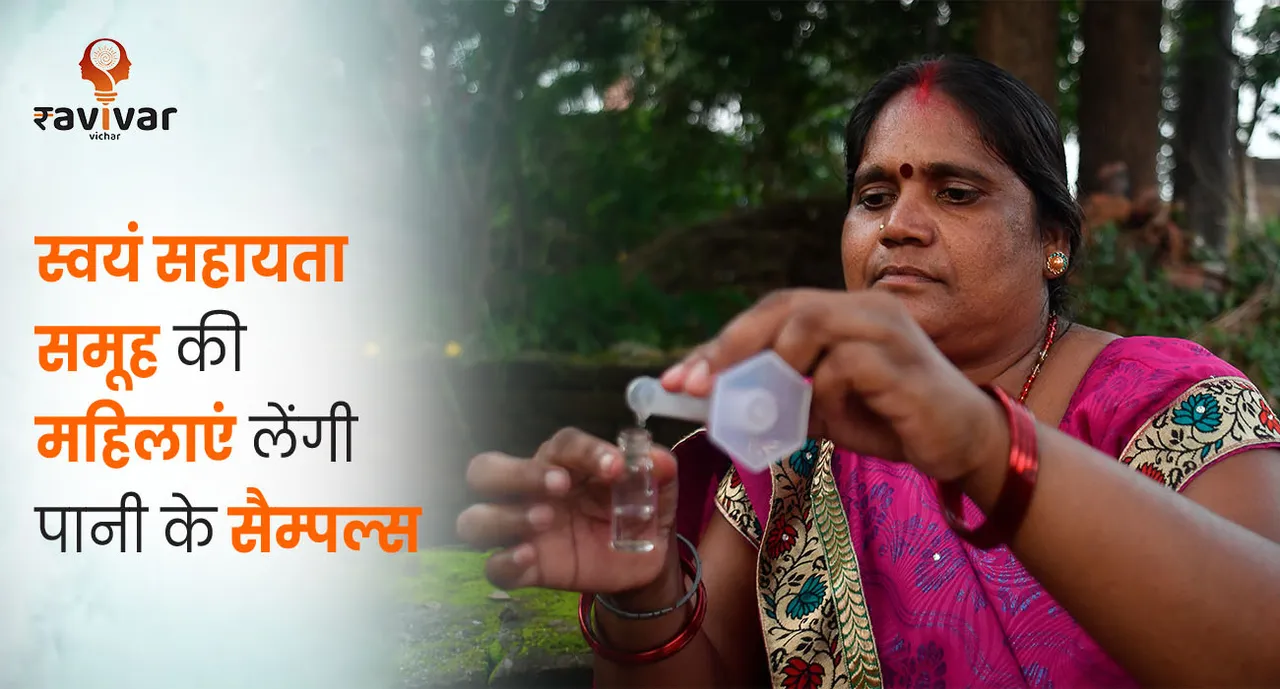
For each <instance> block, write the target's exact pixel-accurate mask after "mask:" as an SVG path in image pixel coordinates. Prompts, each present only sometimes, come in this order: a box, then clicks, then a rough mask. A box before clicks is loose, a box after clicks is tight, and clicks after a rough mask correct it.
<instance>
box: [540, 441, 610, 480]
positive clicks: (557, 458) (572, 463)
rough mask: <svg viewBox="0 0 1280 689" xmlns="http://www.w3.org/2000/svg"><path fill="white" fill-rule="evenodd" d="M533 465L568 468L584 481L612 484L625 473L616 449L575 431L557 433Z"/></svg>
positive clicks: (543, 446) (546, 443)
mask: <svg viewBox="0 0 1280 689" xmlns="http://www.w3.org/2000/svg"><path fill="white" fill-rule="evenodd" d="M534 463H536V464H543V465H547V466H549V467H561V468H563V469H567V470H568V471H569V473H570V474H572V475H574V476H576V477H578V478H579V479H581V478H590V477H595V478H599V479H601V480H604V481H609V480H611V479H613V478H614V477H615V476H617V475H618V472H620V471H621V470H622V457H621V455H620V453H619V450H618V448H617V446H615V445H613V444H610V443H607V442H605V441H603V440H601V439H599V438H597V437H595V436H593V435H591V434H589V433H584V432H583V431H580V430H578V429H576V428H565V429H561V430H560V431H558V432H557V433H556V434H555V435H554V436H552V437H551V439H550V440H548V441H547V442H545V443H543V445H542V447H541V448H538V453H537V454H536V455H535V456H534Z"/></svg>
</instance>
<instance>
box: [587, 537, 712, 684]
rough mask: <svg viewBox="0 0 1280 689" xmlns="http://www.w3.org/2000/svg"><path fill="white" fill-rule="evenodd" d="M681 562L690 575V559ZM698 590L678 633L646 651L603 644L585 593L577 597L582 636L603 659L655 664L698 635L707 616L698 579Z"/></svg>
mask: <svg viewBox="0 0 1280 689" xmlns="http://www.w3.org/2000/svg"><path fill="white" fill-rule="evenodd" d="M680 564H681V569H682V570H683V572H684V573H685V574H688V575H690V576H693V574H694V568H695V566H694V564H693V562H692V561H691V560H689V559H687V558H683V557H682V558H681V559H680ZM697 591H698V592H697V598H698V600H697V602H696V603H694V607H693V616H692V617H691V618H690V619H689V622H688V623H687V624H686V625H685V626H684V628H683V629H681V630H680V633H679V634H676V635H675V637H673V638H672V639H671V640H670V641H668V642H666V643H664V644H662V645H661V646H658V647H657V648H651V649H649V650H647V651H639V652H635V653H628V652H625V651H619V650H617V649H614V648H609V647H608V646H605V645H604V643H603V642H602V641H601V640H600V638H599V637H597V636H596V630H595V625H594V624H592V618H593V615H592V612H593V610H594V608H595V605H594V603H595V596H594V595H592V594H587V593H584V594H582V596H581V597H580V598H579V599H578V626H579V627H580V628H581V629H582V637H583V638H584V639H586V640H587V645H588V646H590V647H591V650H592V651H593V652H594V653H595V654H596V655H598V656H600V657H601V658H603V659H605V660H608V661H611V662H614V663H620V664H624V665H639V664H642V663H655V662H657V661H659V660H665V659H667V658H670V657H671V656H673V655H675V654H676V653H678V652H679V651H680V650H681V649H682V648H684V647H685V646H688V645H689V642H690V641H693V639H694V637H696V636H697V635H698V631H699V630H700V629H701V628H702V621H703V620H704V619H706V617H707V585H706V584H705V583H704V582H701V581H699V582H698V589H697Z"/></svg>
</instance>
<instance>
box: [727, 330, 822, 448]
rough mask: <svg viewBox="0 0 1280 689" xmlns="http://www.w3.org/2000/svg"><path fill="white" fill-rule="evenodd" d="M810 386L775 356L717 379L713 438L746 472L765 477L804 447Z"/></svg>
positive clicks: (765, 354)
mask: <svg viewBox="0 0 1280 689" xmlns="http://www.w3.org/2000/svg"><path fill="white" fill-rule="evenodd" d="M812 396H813V390H812V388H811V387H810V385H809V383H808V382H807V381H805V379H804V378H803V377H802V376H801V375H800V374H799V373H797V372H796V371H795V369H793V368H791V367H790V366H788V365H787V363H786V362H785V361H783V360H782V358H781V357H779V356H778V355H777V354H775V353H773V352H772V351H766V352H762V353H760V354H757V355H756V356H754V357H752V358H750V359H747V360H746V361H744V362H742V363H740V364H738V365H737V366H734V367H733V368H731V369H729V370H727V371H725V372H723V373H721V374H720V375H719V376H717V377H716V384H715V388H714V389H713V390H712V392H711V408H710V410H709V413H708V415H707V436H708V437H709V438H710V439H711V441H712V442H714V443H715V444H716V445H718V446H719V447H720V449H722V450H724V451H725V452H726V453H728V454H729V455H730V456H731V457H733V458H734V459H736V460H738V462H739V463H741V464H742V466H743V467H745V468H747V469H750V470H753V471H756V472H759V471H764V470H765V469H767V468H768V467H769V465H770V464H773V463H774V462H777V461H781V460H783V459H786V458H787V457H789V456H790V455H791V454H792V453H793V452H795V451H797V450H799V449H800V448H801V447H804V442H805V439H806V438H807V437H808V434H809V405H810V402H811V400H812Z"/></svg>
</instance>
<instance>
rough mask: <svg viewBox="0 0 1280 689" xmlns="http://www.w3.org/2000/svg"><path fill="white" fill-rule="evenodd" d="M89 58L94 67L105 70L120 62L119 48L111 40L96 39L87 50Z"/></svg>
mask: <svg viewBox="0 0 1280 689" xmlns="http://www.w3.org/2000/svg"><path fill="white" fill-rule="evenodd" d="M89 59H90V60H92V61H93V66H94V67H97V68H98V69H100V70H102V71H104V72H107V71H110V70H112V69H114V68H115V66H116V65H118V64H120V49H119V48H117V47H116V45H115V44H114V43H112V42H111V41H98V42H97V43H94V44H93V48H92V49H91V50H90V51H89Z"/></svg>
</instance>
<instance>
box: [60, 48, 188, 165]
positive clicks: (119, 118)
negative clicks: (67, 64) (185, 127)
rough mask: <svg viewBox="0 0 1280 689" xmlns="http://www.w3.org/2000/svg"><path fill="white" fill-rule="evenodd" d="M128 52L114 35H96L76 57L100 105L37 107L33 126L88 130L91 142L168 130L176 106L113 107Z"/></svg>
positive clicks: (127, 65) (126, 71) (126, 68)
mask: <svg viewBox="0 0 1280 689" xmlns="http://www.w3.org/2000/svg"><path fill="white" fill-rule="evenodd" d="M131 67H133V63H132V62H130V61H129V53H128V51H126V50H125V49H124V44H122V43H120V41H117V40H116V39H114V38H99V39H98V40H96V41H93V42H91V43H89V45H87V46H85V49H84V56H83V57H82V58H81V59H80V78H81V79H83V80H85V81H87V82H89V83H91V84H93V97H94V99H95V100H97V101H98V103H99V104H100V105H99V106H97V107H91V108H71V107H54V106H48V105H45V106H37V107H36V109H35V111H36V113H35V122H36V126H37V127H39V128H40V130H41V131H49V130H50V129H53V130H55V131H60V132H69V131H75V130H80V131H84V132H88V134H89V138H90V139H92V140H95V141H117V140H119V139H120V137H121V136H123V135H124V134H125V133H126V132H130V131H143V132H152V131H155V130H157V129H159V130H161V131H168V130H169V126H170V124H171V123H172V119H173V116H174V115H176V114H177V113H178V109H177V108H152V107H136V108H135V107H127V108H120V107H113V105H112V104H113V103H115V102H116V96H117V95H119V94H118V93H117V92H116V87H117V86H119V84H120V82H122V81H125V80H127V79H128V78H129V69H130V68H131Z"/></svg>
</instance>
